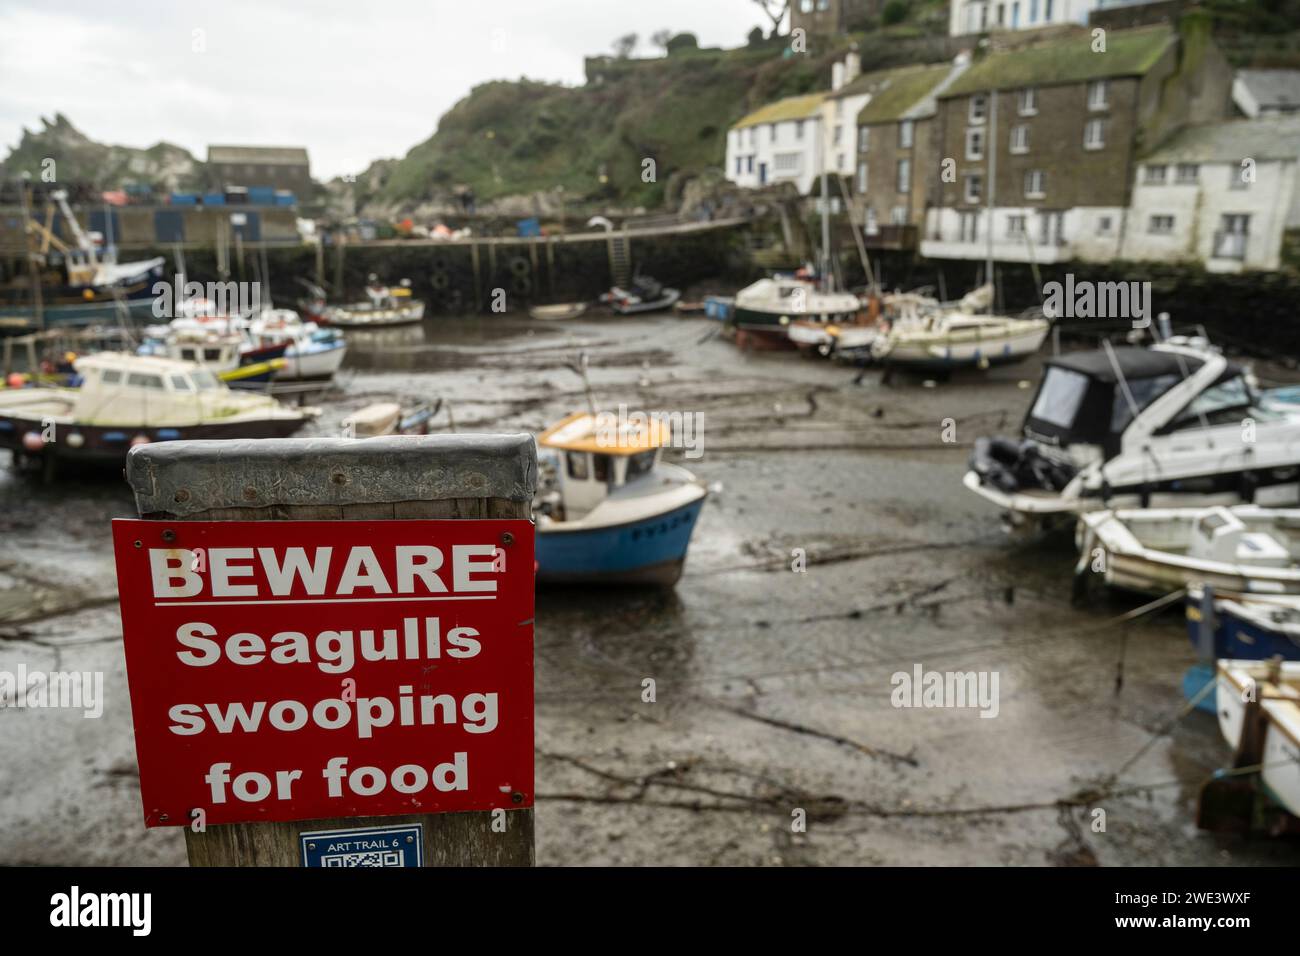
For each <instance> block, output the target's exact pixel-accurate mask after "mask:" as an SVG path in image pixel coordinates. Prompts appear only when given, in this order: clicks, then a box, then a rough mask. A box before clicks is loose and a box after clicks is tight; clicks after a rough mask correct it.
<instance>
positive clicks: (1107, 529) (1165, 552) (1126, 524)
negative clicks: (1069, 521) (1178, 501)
mask: <svg viewBox="0 0 1300 956" xmlns="http://www.w3.org/2000/svg"><path fill="white" fill-rule="evenodd" d="M1077 539H1078V544H1079V549H1080V555H1081V558H1080V567H1081V568H1082V567H1083V565H1084V564H1085V563H1087V564H1088V565H1089V566H1096V567H1098V568H1099V569H1100V570H1101V573H1103V574H1104V576H1105V581H1106V583H1107V584H1110V585H1112V586H1114V587H1119V588H1124V589H1126V590H1130V591H1142V592H1146V593H1151V594H1168V593H1169V592H1170V591H1173V590H1176V589H1178V588H1183V587H1188V586H1190V585H1193V584H1199V585H1210V586H1211V587H1213V588H1214V590H1215V593H1216V594H1223V593H1225V592H1234V593H1238V594H1264V595H1267V594H1300V508H1261V507H1260V506H1258V505H1238V506H1237V507H1234V508H1225V507H1223V506H1216V507H1212V508H1137V509H1125V510H1119V511H1093V512H1089V513H1088V514H1085V515H1083V516H1082V517H1081V518H1080V519H1079V527H1078V530H1077ZM1099 551H1100V552H1101V553H1100V554H1099V553H1098V552H1099Z"/></svg>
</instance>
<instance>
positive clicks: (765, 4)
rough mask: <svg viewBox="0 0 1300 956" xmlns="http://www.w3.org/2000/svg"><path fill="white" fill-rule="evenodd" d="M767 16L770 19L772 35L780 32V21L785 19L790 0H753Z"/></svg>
mask: <svg viewBox="0 0 1300 956" xmlns="http://www.w3.org/2000/svg"><path fill="white" fill-rule="evenodd" d="M754 2H755V3H757V4H758V5H759V6H760V7H762V8H763V12H764V13H766V14H767V18H768V19H769V20H771V21H772V36H776V35H777V34H778V33H780V32H781V21H783V20H784V19H785V15H786V13H787V11H789V9H790V0H754Z"/></svg>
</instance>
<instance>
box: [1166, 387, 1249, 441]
mask: <svg viewBox="0 0 1300 956" xmlns="http://www.w3.org/2000/svg"><path fill="white" fill-rule="evenodd" d="M1253 403H1254V396H1253V395H1252V394H1251V391H1250V386H1249V385H1247V384H1246V379H1245V377H1244V376H1241V375H1236V376H1234V377H1232V378H1230V379H1227V380H1226V381H1222V382H1220V383H1219V384H1218V385H1213V386H1211V387H1210V388H1207V389H1206V390H1205V391H1203V392H1201V394H1200V395H1197V396H1196V397H1195V398H1194V399H1192V401H1191V402H1190V403H1189V404H1188V406H1187V407H1186V408H1185V409H1183V410H1182V411H1181V412H1180V413H1179V414H1178V416H1177V417H1176V418H1175V419H1174V420H1173V421H1172V422H1171V423H1170V424H1169V425H1168V426H1166V427H1165V428H1164V429H1161V430H1162V431H1176V430H1178V429H1181V428H1202V427H1205V426H1213V425H1240V423H1241V417H1242V413H1244V412H1245V411H1247V410H1248V409H1249V408H1250V407H1251V405H1252V404H1253Z"/></svg>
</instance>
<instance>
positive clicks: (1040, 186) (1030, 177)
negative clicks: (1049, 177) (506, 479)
mask: <svg viewBox="0 0 1300 956" xmlns="http://www.w3.org/2000/svg"><path fill="white" fill-rule="evenodd" d="M1046 195H1047V190H1046V176H1045V174H1044V173H1043V171H1042V170H1041V169H1031V170H1030V171H1029V172H1027V173H1025V197H1026V198H1027V199H1042V198H1043V197H1044V196H1046Z"/></svg>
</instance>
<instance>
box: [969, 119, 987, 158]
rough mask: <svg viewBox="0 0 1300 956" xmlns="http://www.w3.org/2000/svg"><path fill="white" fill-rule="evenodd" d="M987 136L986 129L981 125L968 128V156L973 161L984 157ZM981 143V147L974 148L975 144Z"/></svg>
mask: <svg viewBox="0 0 1300 956" xmlns="http://www.w3.org/2000/svg"><path fill="white" fill-rule="evenodd" d="M986 139H987V137H986V136H985V135H984V129H983V128H982V127H979V126H973V127H971V128H970V129H968V130H966V158H967V159H968V160H970V161H972V162H977V161H979V160H981V159H983V158H984V152H985V148H986V146H987V143H986V142H985V140H986ZM976 142H978V143H979V149H978V150H976V149H975V148H974V144H975V143H976Z"/></svg>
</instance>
